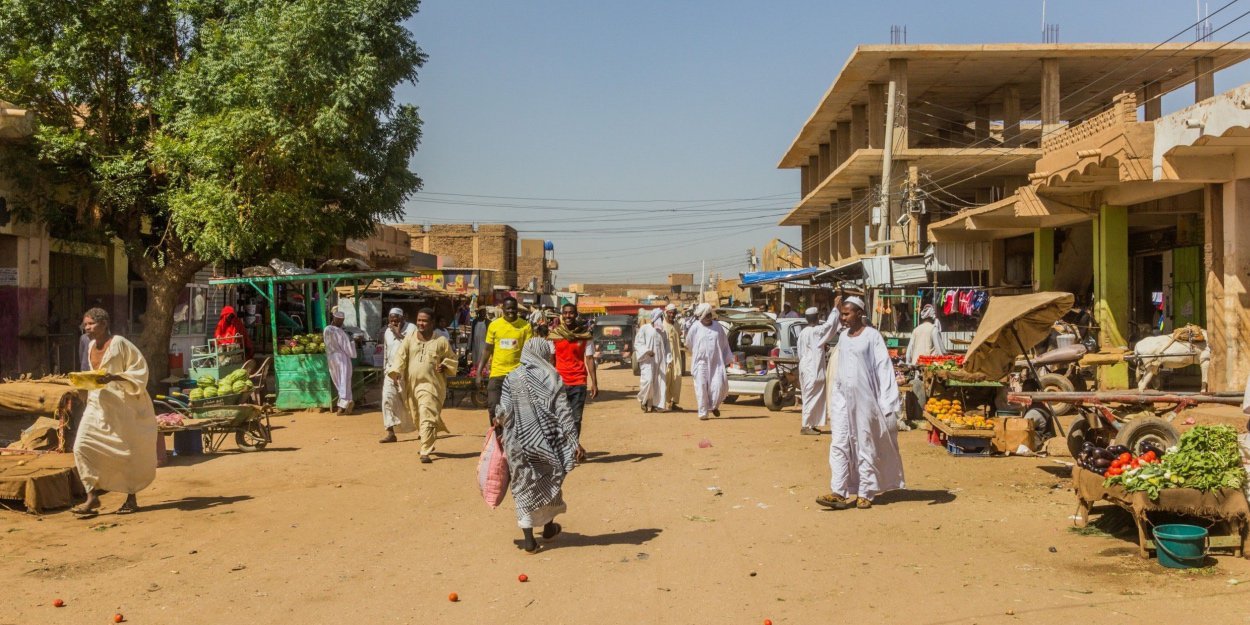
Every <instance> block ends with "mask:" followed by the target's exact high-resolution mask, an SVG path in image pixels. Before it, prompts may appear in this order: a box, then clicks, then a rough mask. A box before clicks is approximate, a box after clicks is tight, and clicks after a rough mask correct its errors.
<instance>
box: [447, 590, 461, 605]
mask: <svg viewBox="0 0 1250 625" xmlns="http://www.w3.org/2000/svg"><path fill="white" fill-rule="evenodd" d="M447 600H448V601H451V602H453V603H454V602H456V601H459V600H460V595H457V594H456V593H454V592H453V593H451V594H450V595H447Z"/></svg>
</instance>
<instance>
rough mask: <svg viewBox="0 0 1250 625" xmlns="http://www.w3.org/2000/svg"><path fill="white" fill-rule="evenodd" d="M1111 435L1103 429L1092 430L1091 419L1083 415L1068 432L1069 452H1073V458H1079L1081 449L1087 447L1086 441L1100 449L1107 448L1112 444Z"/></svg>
mask: <svg viewBox="0 0 1250 625" xmlns="http://www.w3.org/2000/svg"><path fill="white" fill-rule="evenodd" d="M1109 434H1110V432H1109V431H1108V430H1105V429H1103V428H1091V427H1090V425H1089V419H1088V418H1087V417H1086V416H1085V415H1081V417H1080V418H1078V419H1077V420H1076V422H1074V423H1073V424H1072V427H1071V429H1069V430H1068V451H1069V452H1071V454H1072V457H1073V458H1075V457H1077V455H1079V454H1080V453H1081V449H1082V448H1083V447H1085V441H1089V442H1091V443H1093V444H1095V445H1097V446H1099V447H1107V446H1108V445H1110V444H1111V439H1110V437H1109Z"/></svg>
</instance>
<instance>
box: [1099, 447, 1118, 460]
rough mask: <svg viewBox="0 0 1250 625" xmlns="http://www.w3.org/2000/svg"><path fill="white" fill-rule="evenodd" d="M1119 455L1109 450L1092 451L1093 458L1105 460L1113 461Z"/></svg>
mask: <svg viewBox="0 0 1250 625" xmlns="http://www.w3.org/2000/svg"><path fill="white" fill-rule="evenodd" d="M1119 455H1120V454H1117V453H1114V452H1112V451H1111V450H1110V449H1103V448H1101V447H1099V448H1097V449H1095V450H1094V457H1096V458H1105V459H1107V460H1115V459H1116V457H1117V456H1119Z"/></svg>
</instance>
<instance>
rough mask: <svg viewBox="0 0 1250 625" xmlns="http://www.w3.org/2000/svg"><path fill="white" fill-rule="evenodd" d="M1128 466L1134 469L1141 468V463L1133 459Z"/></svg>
mask: <svg viewBox="0 0 1250 625" xmlns="http://www.w3.org/2000/svg"><path fill="white" fill-rule="evenodd" d="M1128 466H1130V467H1132V468H1134V469H1137V468H1141V461H1139V460H1138V459H1137V458H1133V461H1132V462H1130V463H1128Z"/></svg>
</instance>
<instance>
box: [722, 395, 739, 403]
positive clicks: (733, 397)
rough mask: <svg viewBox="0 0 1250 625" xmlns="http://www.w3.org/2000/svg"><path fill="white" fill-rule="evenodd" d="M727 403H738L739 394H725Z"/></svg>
mask: <svg viewBox="0 0 1250 625" xmlns="http://www.w3.org/2000/svg"><path fill="white" fill-rule="evenodd" d="M725 403H726V404H736V403H738V396H737V395H726V396H725Z"/></svg>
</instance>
